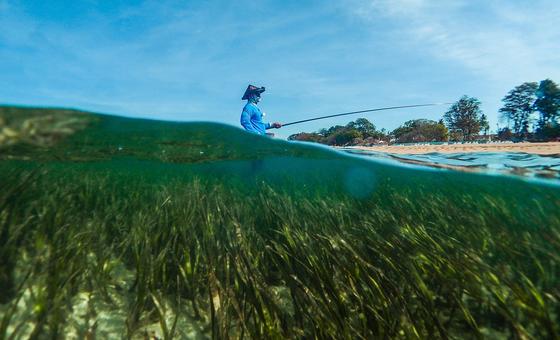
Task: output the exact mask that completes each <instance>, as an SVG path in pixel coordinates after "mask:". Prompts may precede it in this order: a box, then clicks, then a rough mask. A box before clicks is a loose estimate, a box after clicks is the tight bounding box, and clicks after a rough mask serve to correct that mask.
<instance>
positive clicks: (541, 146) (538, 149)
mask: <svg viewBox="0 0 560 340" xmlns="http://www.w3.org/2000/svg"><path fill="white" fill-rule="evenodd" d="M349 148H352V149H358V150H367V151H377V152H387V153H396V154H416V155H417V154H424V153H432V152H438V153H463V152H525V153H531V154H538V155H560V142H548V143H487V144H450V145H380V146H352V147H349Z"/></svg>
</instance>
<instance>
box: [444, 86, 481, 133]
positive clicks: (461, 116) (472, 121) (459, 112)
mask: <svg viewBox="0 0 560 340" xmlns="http://www.w3.org/2000/svg"><path fill="white" fill-rule="evenodd" d="M481 114H482V111H481V110H480V101H479V100H478V99H476V98H474V97H468V96H463V97H461V99H459V101H457V102H456V103H455V104H453V105H452V106H451V108H449V110H448V111H447V112H446V113H445V114H444V115H443V119H444V120H445V123H446V124H447V128H448V129H449V131H451V132H456V133H460V136H461V140H469V139H471V138H472V136H473V135H476V134H478V132H479V131H480V115H481Z"/></svg>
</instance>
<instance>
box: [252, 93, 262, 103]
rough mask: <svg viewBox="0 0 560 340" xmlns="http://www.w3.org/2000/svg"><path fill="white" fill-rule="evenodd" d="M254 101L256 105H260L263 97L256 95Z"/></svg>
mask: <svg viewBox="0 0 560 340" xmlns="http://www.w3.org/2000/svg"><path fill="white" fill-rule="evenodd" d="M253 100H254V101H255V104H257V103H259V102H260V101H261V95H260V94H259V93H257V94H255V95H254V97H253Z"/></svg>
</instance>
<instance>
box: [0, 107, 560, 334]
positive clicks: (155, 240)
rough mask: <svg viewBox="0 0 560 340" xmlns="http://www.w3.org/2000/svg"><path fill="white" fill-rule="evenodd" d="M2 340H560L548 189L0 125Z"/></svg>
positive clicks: (32, 116) (66, 124) (190, 139)
mask: <svg viewBox="0 0 560 340" xmlns="http://www.w3.org/2000/svg"><path fill="white" fill-rule="evenodd" d="M0 174H1V176H0V339H18V338H31V339H47V338H49V339H54V338H88V339H91V338H98V339H105V338H133V339H143V338H165V339H171V338H178V339H183V338H197V339H205V338H219V339H226V338H232V339H238V338H248V339H253V338H255V339H260V338H266V339H274V338H321V339H323V338H342V339H365V338H367V339H370V338H403V339H415V338H430V339H433V338H442V339H447V338H461V339H464V338H467V339H468V338H514V339H515V338H517V339H531V338H535V339H541V338H558V337H560V304H559V299H560V272H559V271H560V267H559V266H560V188H559V187H558V186H555V185H546V184H542V183H536V182H532V181H527V180H521V179H518V178H513V177H507V176H487V175H480V174H471V173H461V172H454V171H448V170H427V169H420V168H415V167H411V166H407V167H405V166H395V165H391V164H386V163H380V162H375V161H369V160H364V159H359V158H356V157H353V156H350V155H345V154H343V153H339V152H335V151H332V150H330V149H327V148H324V147H316V146H311V145H306V144H298V143H288V142H284V141H278V140H272V139H267V138H262V137H259V136H254V135H250V134H247V133H244V132H243V131H241V130H239V129H236V128H233V127H228V126H224V125H219V124H211V123H172V122H161V121H150V120H139V119H127V118H119V117H114V116H108V115H99V114H91V113H84V112H79V111H72V110H57V109H37V108H17V107H0Z"/></svg>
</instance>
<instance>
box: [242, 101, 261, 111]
mask: <svg viewBox="0 0 560 340" xmlns="http://www.w3.org/2000/svg"><path fill="white" fill-rule="evenodd" d="M257 110H258V107H257V106H256V105H255V104H253V103H247V104H245V106H244V107H243V111H249V112H251V111H257Z"/></svg>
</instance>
